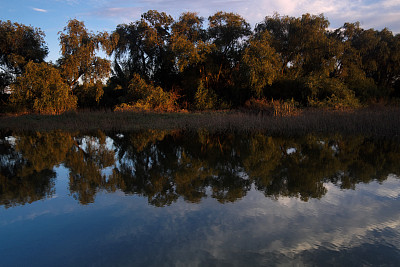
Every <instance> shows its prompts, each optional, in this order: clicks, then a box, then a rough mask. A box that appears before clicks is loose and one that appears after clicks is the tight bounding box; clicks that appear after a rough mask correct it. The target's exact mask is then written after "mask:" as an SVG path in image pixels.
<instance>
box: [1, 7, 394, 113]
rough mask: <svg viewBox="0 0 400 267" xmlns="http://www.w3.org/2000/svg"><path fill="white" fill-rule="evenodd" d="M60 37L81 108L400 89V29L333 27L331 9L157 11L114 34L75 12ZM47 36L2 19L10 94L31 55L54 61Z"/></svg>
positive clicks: (348, 103) (374, 96) (214, 104)
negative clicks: (297, 12) (294, 13)
mask: <svg viewBox="0 0 400 267" xmlns="http://www.w3.org/2000/svg"><path fill="white" fill-rule="evenodd" d="M59 36H60V46H61V54H62V56H61V58H60V59H59V60H58V68H59V69H60V72H61V77H62V78H63V79H64V82H65V83H66V84H67V85H68V86H69V87H70V90H71V91H72V93H73V94H74V95H75V96H77V97H78V105H79V107H100V106H102V107H104V106H107V107H109V108H113V107H115V106H116V105H117V110H121V109H124V110H127V109H133V110H153V109H155V110H157V111H163V110H164V111H165V110H168V111H171V110H176V107H177V106H182V107H188V108H192V109H200V110H204V109H218V108H221V106H229V107H234V108H237V107H240V106H243V104H245V103H246V101H248V100H249V99H251V98H256V99H260V98H263V97H265V98H267V99H276V100H279V101H277V102H276V103H278V102H282V103H284V101H285V100H286V99H293V100H294V101H296V102H298V103H299V104H300V105H302V106H304V107H306V106H311V107H330V108H340V109H342V108H356V107H359V106H361V105H363V104H366V103H369V102H371V101H376V100H379V99H384V100H385V101H387V100H388V99H389V98H391V97H397V96H398V95H400V93H399V91H400V89H399V88H400V86H399V84H400V83H399V79H400V64H399V61H400V35H399V34H397V35H394V34H393V33H392V32H391V31H390V30H388V29H386V28H385V29H383V30H380V31H378V30H374V29H362V28H361V27H360V24H359V23H358V22H355V23H345V24H344V25H343V26H342V27H339V28H338V29H335V30H332V29H330V28H329V21H328V19H327V18H326V17H325V16H324V15H323V14H321V15H311V14H304V15H302V16H300V17H290V16H282V15H279V14H277V13H276V14H274V15H273V16H267V17H265V19H264V20H263V21H262V22H260V23H258V24H257V26H256V27H255V29H254V30H251V28H250V24H249V23H248V22H247V21H246V20H245V19H244V18H242V17H241V16H240V15H239V14H235V13H228V12H222V11H218V12H216V13H215V14H213V15H211V16H209V17H208V19H204V18H203V17H200V16H199V15H198V14H197V13H193V12H185V13H183V14H181V16H180V17H179V18H178V19H177V20H174V18H172V17H171V16H170V15H168V14H166V13H164V12H158V11H156V10H149V11H147V12H146V13H143V14H142V15H141V17H140V19H138V20H136V21H132V22H130V23H126V24H120V25H118V26H117V27H116V29H115V30H114V31H113V32H112V33H107V32H100V33H93V32H90V31H89V30H87V29H86V27H85V25H84V23H83V22H82V21H78V20H76V19H73V20H70V21H68V24H67V26H66V27H65V28H64V30H63V31H61V32H60V33H59ZM43 38H44V33H43V32H42V31H40V30H39V29H34V28H32V27H27V26H24V25H20V24H17V23H14V24H12V23H11V22H9V21H8V22H1V21H0V52H1V53H0V67H1V68H2V71H0V79H1V84H0V89H1V90H2V91H3V92H4V90H5V89H6V88H8V87H7V86H8V85H9V84H11V83H13V82H14V81H15V78H16V77H17V76H21V75H23V74H24V72H25V65H26V64H27V63H28V62H29V61H33V62H34V63H40V62H41V61H43V60H44V57H45V56H46V55H47V47H46V46H45V44H44V41H43ZM100 51H104V52H105V53H106V54H107V55H108V56H109V57H111V59H112V61H111V60H109V59H105V58H102V57H100V56H98V52H100ZM111 62H112V64H111ZM138 77H139V78H138ZM134 83H137V84H134ZM178 95H179V97H178ZM0 100H1V101H2V102H4V101H6V100H7V97H4V96H2V98H1V99H0ZM21 103H22V102H21ZM283 106H284V105H283ZM283 106H281V107H283ZM27 109H30V108H27ZM3 110H5V109H4V108H3Z"/></svg>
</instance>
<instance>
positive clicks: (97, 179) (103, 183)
mask: <svg viewBox="0 0 400 267" xmlns="http://www.w3.org/2000/svg"><path fill="white" fill-rule="evenodd" d="M114 163H115V160H114V151H113V150H110V149H109V148H107V145H106V138H105V135H104V133H101V132H99V134H98V137H97V138H96V137H93V136H90V137H89V136H86V137H84V138H77V139H76V145H75V146H73V147H72V149H71V150H70V151H69V152H68V153H67V156H66V161H65V166H66V167H68V168H69V169H70V175H69V180H70V183H69V189H70V191H71V194H73V195H74V197H75V198H76V199H77V200H79V202H80V203H81V204H87V203H92V202H94V197H95V195H96V193H97V191H98V190H99V189H104V188H108V187H110V188H113V185H112V184H111V183H109V182H108V180H107V177H106V175H103V174H102V169H104V168H106V167H109V166H112V165H113V164H114ZM111 181H113V180H110V182H111Z"/></svg>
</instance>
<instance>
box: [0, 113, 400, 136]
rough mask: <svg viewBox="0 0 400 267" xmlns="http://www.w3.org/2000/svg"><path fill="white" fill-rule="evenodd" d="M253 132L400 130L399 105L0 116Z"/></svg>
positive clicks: (36, 126) (37, 123)
mask: <svg viewBox="0 0 400 267" xmlns="http://www.w3.org/2000/svg"><path fill="white" fill-rule="evenodd" d="M201 128H205V129H208V130H210V131H235V132H252V131H262V132H264V133H266V134H270V135H284V136H297V135H304V134H308V133H327V134H331V133H340V134H362V135H368V136H370V135H371V136H398V135H400V108H398V107H385V108H379V109H374V108H366V109H359V110H353V111H332V110H322V109H306V110H302V111H301V112H297V113H296V116H273V114H272V115H266V114H265V113H258V114H255V113H252V112H243V111H213V112H202V113H145V112H136V113H134V112H105V111H95V112H87V111H86V112H69V113H64V114H62V115H58V116H50V115H33V114H31V115H22V116H17V117H15V116H14V117H12V116H3V117H0V130H2V131H6V130H10V131H50V130H56V129H61V130H66V131H76V130H79V131H92V130H98V129H100V130H103V131H135V130H144V129H163V130H173V129H182V130H196V131H197V130H198V129H201Z"/></svg>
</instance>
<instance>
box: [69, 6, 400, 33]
mask: <svg viewBox="0 0 400 267" xmlns="http://www.w3.org/2000/svg"><path fill="white" fill-rule="evenodd" d="M64 1H69V2H70V1H76V0H64ZM96 7H97V11H95V12H91V13H92V14H93V15H96V14H101V15H103V16H105V17H109V18H112V19H113V20H115V18H118V17H119V18H120V20H121V21H120V22H122V21H125V20H126V19H130V20H132V19H133V16H132V14H133V15H134V17H138V15H140V14H141V13H143V12H146V11H147V10H150V9H156V10H158V11H165V12H167V13H168V14H170V15H172V16H173V17H174V18H177V17H179V15H180V14H181V13H182V12H186V11H193V12H198V13H199V15H201V16H204V17H205V18H207V17H208V16H210V15H212V14H214V13H215V12H216V11H220V10H222V11H226V12H235V13H238V14H240V15H241V16H243V17H244V18H245V19H246V20H247V21H248V22H250V23H251V24H252V25H253V26H254V25H255V24H256V23H259V22H261V21H262V20H263V19H264V18H265V17H266V16H271V15H273V14H274V12H278V13H279V14H281V15H288V16H295V17H298V16H301V15H302V14H305V13H310V14H315V15H319V14H321V13H323V14H324V15H325V17H327V18H328V19H329V21H330V22H331V24H332V26H333V27H340V26H342V25H343V24H344V23H345V22H356V21H360V22H361V23H362V27H363V28H375V29H382V28H384V27H388V28H389V29H391V30H392V31H393V32H395V33H398V32H400V3H399V0H384V1H379V2H377V1H370V0H329V1H327V0H281V1H275V0H248V1H243V0H204V1H184V0H169V1H160V0H138V1H134V2H132V1H127V0H108V1H107V0H103V1H101V2H100V3H98V4H97V5H96Z"/></svg>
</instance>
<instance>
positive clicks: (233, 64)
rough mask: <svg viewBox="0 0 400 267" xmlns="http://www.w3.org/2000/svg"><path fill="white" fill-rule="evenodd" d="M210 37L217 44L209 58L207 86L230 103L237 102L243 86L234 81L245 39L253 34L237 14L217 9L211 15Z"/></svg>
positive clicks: (209, 19)
mask: <svg viewBox="0 0 400 267" xmlns="http://www.w3.org/2000/svg"><path fill="white" fill-rule="evenodd" d="M208 23H209V26H208V30H207V33H208V37H209V39H210V42H211V43H212V44H214V45H215V49H214V50H213V53H211V54H210V56H209V58H208V60H207V78H208V80H207V81H206V84H205V86H206V87H207V88H209V89H211V88H212V89H213V90H214V91H215V92H216V93H217V95H218V96H219V97H221V98H223V99H225V100H227V101H229V102H235V103H237V102H238V101H239V98H240V88H239V87H240V86H238V85H237V84H235V82H236V81H235V80H236V77H239V76H240V75H238V73H239V66H240V63H239V62H240V60H241V57H242V53H243V50H244V44H245V41H246V38H247V37H249V36H250V34H251V30H250V24H249V23H247V22H246V20H245V19H244V18H242V17H241V16H240V15H238V14H235V13H226V12H221V11H220V12H217V13H215V14H214V15H213V16H210V17H209V18H208Z"/></svg>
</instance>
